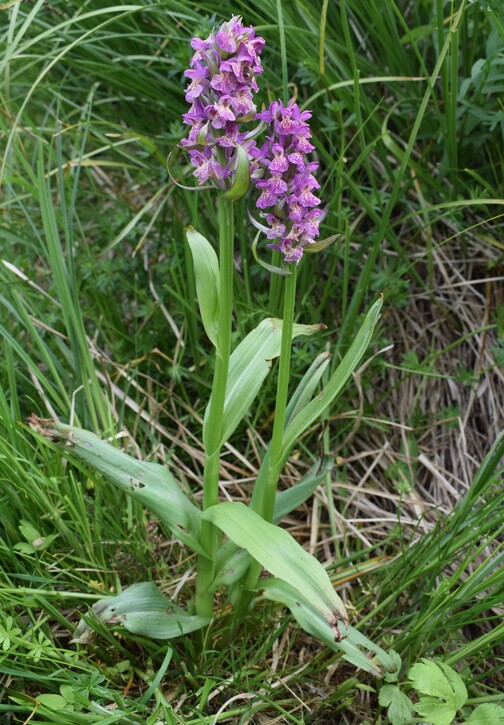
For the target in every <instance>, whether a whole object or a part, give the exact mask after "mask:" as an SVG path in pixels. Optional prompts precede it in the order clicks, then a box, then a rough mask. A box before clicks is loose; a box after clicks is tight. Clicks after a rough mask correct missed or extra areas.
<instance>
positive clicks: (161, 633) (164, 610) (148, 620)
mask: <svg viewBox="0 0 504 725" xmlns="http://www.w3.org/2000/svg"><path fill="white" fill-rule="evenodd" d="M93 611H94V613H95V614H96V616H97V617H99V618H100V619H101V620H102V621H103V622H105V623H106V624H122V625H123V626H124V627H125V628H126V629H127V630H128V632H131V633H132V634H142V635H144V636H145V637H152V638H153V639H173V638H175V637H180V635H182V634H188V633H189V632H194V631H195V630H197V629H201V628H202V627H205V626H206V625H207V624H208V622H209V621H210V620H209V619H208V618H207V617H198V616H193V615H189V614H187V613H186V612H184V610H183V609H181V608H180V607H179V606H177V605H176V604H175V603H174V602H172V601H170V600H169V599H168V598H167V597H165V596H164V594H162V593H161V592H160V591H159V589H158V588H157V586H156V585H155V584H154V583H153V582H142V583H140V584H133V585H132V586H130V587H128V588H127V589H125V590H124V591H123V592H121V594H118V595H117V596H114V597H106V598H104V599H100V600H99V601H98V602H96V603H95V604H93ZM93 635H94V633H93V630H92V628H91V627H90V625H89V624H87V622H85V621H84V620H81V621H80V622H79V624H78V626H77V628H76V630H75V634H74V638H73V640H72V642H80V643H87V642H90V641H91V639H92V638H93Z"/></svg>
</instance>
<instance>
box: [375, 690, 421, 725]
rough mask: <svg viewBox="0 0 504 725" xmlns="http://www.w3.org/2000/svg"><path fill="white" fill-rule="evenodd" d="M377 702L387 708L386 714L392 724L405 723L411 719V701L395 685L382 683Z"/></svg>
mask: <svg viewBox="0 0 504 725" xmlns="http://www.w3.org/2000/svg"><path fill="white" fill-rule="evenodd" d="M378 702H379V703H380V705H381V706H382V707H386V708H388V709H387V715H388V719H389V720H390V722H391V723H392V725H405V723H407V722H408V721H409V720H411V717H412V714H413V707H412V705H411V701H410V699H409V697H408V696H407V695H405V694H404V692H401V690H400V689H399V688H398V687H397V685H382V687H381V688H380V693H379V695H378Z"/></svg>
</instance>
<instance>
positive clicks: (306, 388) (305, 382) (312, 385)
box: [285, 352, 331, 426]
mask: <svg viewBox="0 0 504 725" xmlns="http://www.w3.org/2000/svg"><path fill="white" fill-rule="evenodd" d="M330 360H331V355H330V353H328V352H321V353H320V355H317V357H316V358H315V360H314V361H313V362H312V364H311V365H310V367H309V368H308V370H307V371H306V373H305V374H304V375H303V377H302V379H301V382H300V383H299V385H298V386H297V388H296V390H295V391H294V394H293V396H292V398H291V399H290V401H289V405H288V406H287V410H286V411H285V425H286V426H287V425H289V423H290V421H291V420H292V419H293V418H295V417H296V415H297V414H298V413H299V411H300V410H303V408H304V407H305V405H306V404H307V403H309V402H310V400H311V398H312V395H313V393H314V392H315V389H316V387H317V385H318V384H319V382H320V380H321V378H322V375H323V374H324V371H325V370H326V368H327V366H328V365H329V362H330Z"/></svg>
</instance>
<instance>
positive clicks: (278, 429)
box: [259, 264, 297, 521]
mask: <svg viewBox="0 0 504 725" xmlns="http://www.w3.org/2000/svg"><path fill="white" fill-rule="evenodd" d="M296 274H297V267H296V265H295V264H293V265H292V267H291V274H290V275H289V276H288V277H287V278H286V284H285V296H284V314H283V322H282V343H281V347H280V360H279V366H278V383H277V394H276V401H275V419H274V421H273V435H272V437H271V443H270V459H269V466H268V477H267V479H266V486H265V489H264V492H263V494H262V496H261V498H262V502H261V509H260V511H259V513H260V514H261V516H262V517H263V519H265V520H266V521H271V520H272V518H273V509H274V507H275V496H276V489H277V484H278V478H279V476H280V470H281V466H282V454H283V446H282V439H283V434H284V428H285V411H286V408H287V396H288V393H289V382H290V363H291V347H292V328H293V325H294V304H295V301H296Z"/></svg>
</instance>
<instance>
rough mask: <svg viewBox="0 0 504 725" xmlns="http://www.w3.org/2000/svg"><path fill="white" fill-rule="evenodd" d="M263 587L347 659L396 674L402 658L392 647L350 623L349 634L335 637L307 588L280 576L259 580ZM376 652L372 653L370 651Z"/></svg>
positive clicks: (371, 669) (381, 672)
mask: <svg viewBox="0 0 504 725" xmlns="http://www.w3.org/2000/svg"><path fill="white" fill-rule="evenodd" d="M259 583H260V585H261V588H263V589H264V596H265V597H266V598H267V599H271V600H273V601H274V602H280V603H281V604H284V605H285V606H286V607H288V608H289V609H290V610H291V612H292V614H293V615H294V618H295V619H296V621H297V623H298V624H299V625H300V627H302V628H303V629H304V630H305V632H308V634H311V635H312V636H313V637H316V638H317V639H319V640H320V641H321V642H324V644H326V645H327V646H328V647H330V648H331V649H333V650H334V651H335V652H342V653H343V657H344V659H346V660H347V661H348V662H351V663H352V664H353V665H355V666H356V667H360V668H361V669H363V670H366V672H370V673H371V674H372V675H375V676H376V677H383V676H384V675H385V674H390V675H392V674H396V673H397V672H398V671H399V669H400V666H401V658H400V657H399V655H398V654H397V652H394V650H390V651H389V652H385V650H383V649H382V648H381V647H379V646H378V645H376V644H375V643H374V642H372V641H371V640H370V639H368V638H367V637H365V636H364V635H363V634H361V632H359V631H358V630H357V629H355V628H354V627H348V628H347V629H348V637H346V639H343V640H341V641H335V639H334V636H333V631H332V628H331V627H330V626H329V625H328V623H327V621H326V620H325V618H324V617H323V616H321V614H320V610H319V609H318V607H316V606H315V603H314V602H313V600H312V598H311V595H310V594H309V592H308V591H306V590H305V591H303V593H300V592H299V591H298V590H297V589H295V588H294V587H292V586H291V585H290V584H289V583H287V582H285V581H278V579H267V580H266V581H260V582H259ZM369 651H370V652H374V653H375V654H374V657H370V656H369V655H368V654H367V652H369Z"/></svg>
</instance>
